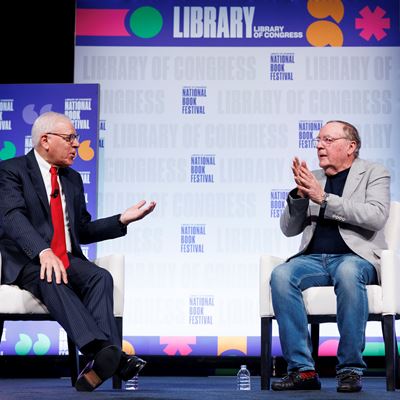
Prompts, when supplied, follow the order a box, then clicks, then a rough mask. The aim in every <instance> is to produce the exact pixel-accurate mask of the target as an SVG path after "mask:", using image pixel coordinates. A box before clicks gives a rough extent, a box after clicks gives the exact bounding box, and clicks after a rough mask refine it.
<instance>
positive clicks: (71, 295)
mask: <svg viewBox="0 0 400 400" xmlns="http://www.w3.org/2000/svg"><path fill="white" fill-rule="evenodd" d="M32 143H33V146H34V149H33V150H31V151H30V152H29V153H28V154H27V155H26V156H22V157H17V158H14V159H11V160H7V161H3V162H1V163H0V198H1V202H0V227H1V229H0V231H1V232H0V252H1V255H2V277H1V278H2V283H13V284H16V285H18V286H19V287H21V288H23V289H26V290H28V291H30V292H31V293H33V294H34V295H35V296H36V297H37V298H39V299H40V300H41V301H42V302H43V303H44V304H45V305H46V307H47V308H48V310H49V312H50V314H51V315H52V316H53V318H54V319H55V320H56V321H58V322H59V323H60V325H61V326H62V327H63V328H64V329H65V331H66V332H67V334H68V336H69V337H70V338H71V339H72V340H73V341H74V343H75V344H76V345H77V346H78V347H79V349H80V350H81V352H82V353H83V354H85V355H86V356H88V357H90V358H91V361H90V363H89V364H88V365H87V366H86V368H85V369H84V370H83V371H82V372H81V374H80V375H79V377H78V380H77V382H76V384H75V387H76V389H77V390H80V391H92V390H94V389H95V388H96V387H98V386H99V385H100V384H101V383H103V381H104V380H105V379H107V378H109V377H111V376H112V375H114V374H115V373H117V374H119V376H120V377H121V378H122V379H124V380H128V379H130V378H131V377H132V376H134V375H135V374H136V372H137V371H138V370H139V369H141V368H142V367H143V366H144V363H145V362H144V361H143V360H141V359H139V358H138V357H135V356H128V355H126V354H125V353H124V352H122V350H121V341H122V338H121V337H119V333H118V329H117V326H116V322H115V319H114V314H113V281H112V277H111V275H110V273H109V272H108V271H106V270H105V269H103V268H100V267H98V266H96V265H94V264H93V263H91V262H89V261H88V260H87V259H86V257H85V256H84V255H83V253H82V250H81V247H80V244H81V243H92V242H98V241H101V240H106V239H112V238H117V237H121V236H123V235H126V233H127V226H128V224H130V223H131V222H133V221H137V220H140V219H142V218H144V217H145V216H146V215H147V214H149V213H151V212H152V211H153V210H154V208H155V206H156V204H155V202H150V203H149V204H148V205H146V204H145V203H146V202H145V201H144V200H142V201H141V202H139V203H138V204H136V205H134V206H132V207H130V208H128V209H127V210H125V211H124V212H123V213H121V214H118V215H114V216H111V217H108V218H101V219H98V220H96V221H92V220H91V216H90V214H89V213H88V211H87V209H86V202H85V196H84V190H83V183H82V179H81V176H80V174H79V173H78V172H76V171H74V170H73V169H72V168H70V167H71V166H72V164H73V162H74V159H75V157H76V156H77V149H78V147H79V136H78V135H77V134H76V131H75V128H74V125H73V124H72V122H71V120H70V119H69V118H68V117H66V116H65V115H64V114H58V113H55V112H47V113H44V114H42V115H41V116H39V117H38V118H37V119H36V121H35V122H34V124H33V126H32ZM56 208H58V210H59V214H58V216H59V218H58V220H56V219H55V218H53V213H54V212H55V209H56ZM60 209H62V211H60ZM55 221H57V222H55ZM55 232H58V234H59V235H56V234H55ZM60 235H61V238H62V239H61V241H58V242H57V245H54V243H55V240H54V239H55V238H56V236H57V237H60ZM60 243H61V244H60Z"/></svg>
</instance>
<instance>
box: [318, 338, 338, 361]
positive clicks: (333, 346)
mask: <svg viewBox="0 0 400 400" xmlns="http://www.w3.org/2000/svg"><path fill="white" fill-rule="evenodd" d="M338 346H339V339H329V340H325V342H323V343H321V344H320V345H319V349H318V355H319V356H327V357H329V356H336V354H337V349H338Z"/></svg>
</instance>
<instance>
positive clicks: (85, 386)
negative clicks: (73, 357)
mask: <svg viewBox="0 0 400 400" xmlns="http://www.w3.org/2000/svg"><path fill="white" fill-rule="evenodd" d="M120 360H121V349H120V348H119V347H117V346H114V345H111V346H107V347H104V348H103V349H101V350H100V351H99V352H98V353H96V355H95V356H94V359H93V360H92V361H90V362H89V363H88V364H87V365H86V367H85V368H84V369H83V370H82V372H81V373H80V374H79V376H78V379H77V380H76V382H75V389H76V390H78V391H79V392H92V391H93V390H94V389H96V388H97V387H99V386H100V385H101V384H102V383H103V382H104V381H105V380H107V379H108V378H111V377H112V376H113V375H114V374H115V372H116V371H117V369H118V366H119V363H120Z"/></svg>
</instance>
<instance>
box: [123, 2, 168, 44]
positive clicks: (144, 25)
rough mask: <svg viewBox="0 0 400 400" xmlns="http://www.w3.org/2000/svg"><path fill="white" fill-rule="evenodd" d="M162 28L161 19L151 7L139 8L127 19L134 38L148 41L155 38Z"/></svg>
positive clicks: (158, 13)
mask: <svg viewBox="0 0 400 400" xmlns="http://www.w3.org/2000/svg"><path fill="white" fill-rule="evenodd" d="M162 26H163V18H162V16H161V14H160V12H159V11H158V10H156V9H155V8H153V7H147V6H146V7H139V8H138V9H137V10H135V11H134V12H133V13H132V15H131V17H130V18H129V27H130V28H131V31H132V33H134V34H135V35H136V36H138V37H140V38H143V39H149V38H152V37H154V36H157V35H158V34H159V33H160V31H161V28H162Z"/></svg>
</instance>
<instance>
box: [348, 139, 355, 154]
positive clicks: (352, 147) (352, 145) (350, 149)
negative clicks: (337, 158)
mask: <svg viewBox="0 0 400 400" xmlns="http://www.w3.org/2000/svg"><path fill="white" fill-rule="evenodd" d="M356 148H357V143H356V142H354V141H352V142H350V144H349V147H348V150H347V154H348V155H349V156H351V155H354V154H355V152H356Z"/></svg>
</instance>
